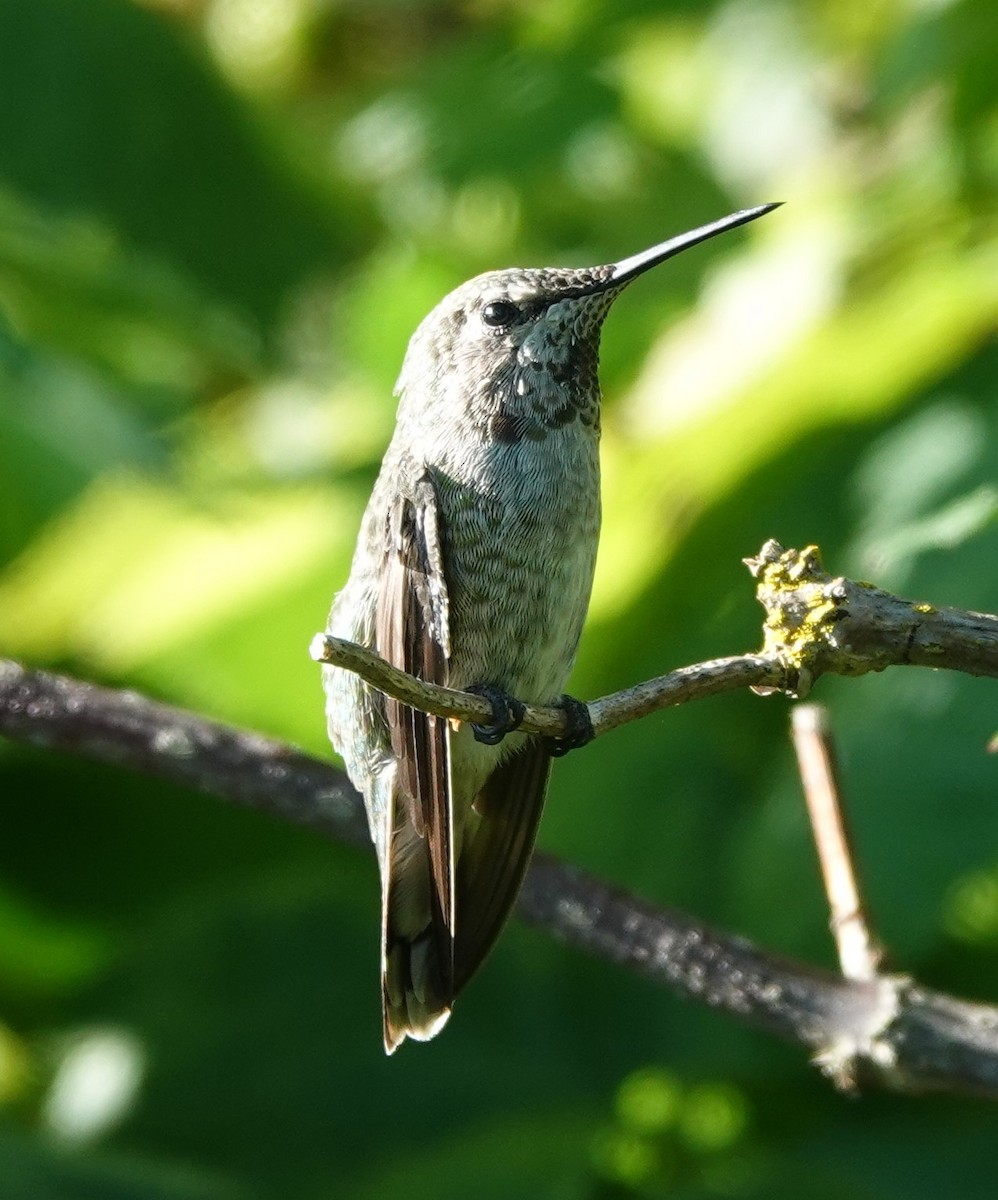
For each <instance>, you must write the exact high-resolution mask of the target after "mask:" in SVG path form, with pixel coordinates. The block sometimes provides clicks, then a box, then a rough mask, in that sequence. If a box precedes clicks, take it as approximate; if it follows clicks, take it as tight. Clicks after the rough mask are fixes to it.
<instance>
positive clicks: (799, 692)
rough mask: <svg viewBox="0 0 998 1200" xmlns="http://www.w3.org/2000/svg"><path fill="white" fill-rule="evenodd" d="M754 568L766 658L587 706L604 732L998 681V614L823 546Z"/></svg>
mask: <svg viewBox="0 0 998 1200" xmlns="http://www.w3.org/2000/svg"><path fill="white" fill-rule="evenodd" d="M745 563H746V565H747V566H748V568H749V570H750V571H751V573H752V574H753V575H754V576H755V578H756V579H757V580H758V581H759V582H758V584H757V587H756V596H757V598H758V600H759V602H760V603H761V604H762V606H763V608H765V610H766V620H765V624H764V643H763V648H762V651H761V652H760V653H758V654H742V655H736V656H734V657H731V658H717V659H713V660H711V661H710V662H703V663H697V664H695V665H694V666H689V667H681V668H680V669H679V670H676V671H671V672H670V673H669V674H667V675H660V676H658V678H656V679H649V680H647V681H646V682H645V683H639V684H637V685H636V686H635V687H630V688H625V689H624V690H623V691H620V692H614V693H613V694H612V695H610V696H603V697H602V698H601V699H599V700H592V701H590V702H589V703H588V704H587V708H588V709H589V717H590V720H591V721H592V726H593V733H594V734H596V735H597V736H598V735H599V734H602V733H608V732H609V731H610V730H611V729H616V728H617V727H618V726H619V725H624V724H626V723H627V722H628V721H635V720H637V719H638V718H640V717H645V716H647V715H648V714H649V713H653V712H657V711H658V710H659V709H662V708H667V707H670V706H674V705H677V704H685V703H686V702H688V701H690V700H701V699H703V698H704V697H706V696H716V695H719V694H720V693H722V692H729V691H735V690H738V689H740V688H744V687H751V688H753V689H755V690H756V691H758V692H760V693H769V692H774V691H782V692H787V693H788V694H790V695H796V696H799V697H803V696H805V695H806V694H807V693H808V692H809V691H810V689H811V687H812V686H813V684H814V681H815V680H816V679H817V678H818V676H819V675H826V674H832V675H864V674H866V673H867V672H868V671H883V670H884V668H885V667H889V666H923V667H948V668H950V669H951V670H954V671H964V672H966V673H967V674H970V675H994V676H998V617H994V616H989V615H987V614H986V613H974V612H964V611H963V610H962V609H957V608H936V607H934V606H933V605H930V604H921V603H917V602H915V601H912V600H901V599H899V598H898V597H897V596H892V595H891V594H890V593H889V592H883V591H881V590H880V589H879V588H875V587H873V585H872V584H869V583H856V582H854V581H853V580H851V579H846V578H844V577H843V576H837V577H835V578H833V577H832V576H831V575H829V574H828V572H827V571H825V570H824V568H823V567H822V565H821V558H820V555H819V553H818V550H817V547H815V546H807V547H805V549H804V550H784V549H783V547H782V546H781V545H780V544H779V542H775V541H768V542H766V544H765V545H764V546H763V547H762V549H761V550H760V551H759V554H758V555H757V556H756V557H755V558H748V559H745ZM309 652H310V654H311V655H312V658H314V659H315V661H316V662H321V663H326V664H327V665H330V666H336V667H342V668H344V669H345V670H348V671H354V672H355V673H356V674H358V675H360V676H361V678H362V679H365V680H366V681H367V682H368V683H370V684H371V685H372V686H373V687H376V688H378V690H379V691H382V692H385V693H386V694H387V695H389V696H393V697H394V698H395V699H396V700H401V701H403V703H405V704H409V705H411V706H412V707H413V708H418V709H420V710H421V711H423V712H430V713H434V714H435V715H436V716H438V717H452V718H455V719H456V720H459V721H475V722H480V723H487V722H488V721H490V720H491V719H492V717H493V713H492V706H491V705H490V704H489V702H488V701H487V700H485V699H483V698H482V697H481V696H476V695H473V694H472V693H471V692H461V691H456V690H455V689H453V688H446V687H439V686H437V685H436V684H432V683H425V682H423V680H421V679H417V678H415V676H413V675H407V674H406V673H405V672H404V671H400V670H399V669H398V668H397V667H393V666H391V665H390V664H389V663H387V662H385V660H384V659H383V658H381V657H379V656H378V655H377V654H375V653H374V651H373V650H368V649H366V648H365V647H364V646H358V645H356V644H355V643H354V642H349V641H346V640H345V639H344V638H337V637H333V636H332V635H330V634H325V633H317V634H316V635H315V637H314V638H313V639H312V644H311V646H310V648H309ZM520 728H521V729H523V730H524V731H525V732H527V733H539V734H543V735H545V736H547V737H559V736H561V735H563V734H565V733H567V732H568V729H567V725H566V719H565V713H564V712H563V710H562V709H560V708H545V707H542V706H539V705H533V704H528V705H525V713H524V718H523V721H522V723H521V725H520Z"/></svg>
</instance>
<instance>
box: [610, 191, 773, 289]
mask: <svg viewBox="0 0 998 1200" xmlns="http://www.w3.org/2000/svg"><path fill="white" fill-rule="evenodd" d="M780 204H782V201H777V202H776V203H775V204H760V205H759V206H758V207H757V208H743V209H742V210H741V212H736V213H732V214H731V216H730V217H722V218H721V219H720V220H719V221H712V222H711V223H710V224H709V225H701V226H700V228H699V229H691V230H690V232H689V233H681V234H679V235H678V236H677V237H674V238H669V240H668V241H667V242H662V243H660V244H659V245H658V246H652V248H651V249H650V250H642V251H641V252H640V253H639V254H632V255H631V257H630V258H622V259H621V260H620V262H618V263H614V264H613V266H612V267H611V271H612V274H611V275H608V276H607V277H606V278H605V279H603V280H601V281H600V284H599V287H598V288H597V289H594V290H598V291H604V290H605V289H606V288H611V287H613V288H615V287H619V286H620V285H621V284H623V283H630V281H631V280H632V279H636V278H637V277H638V276H639V275H641V274H643V273H644V272H645V271H647V270H650V269H651V268H652V267H657V266H658V264H659V263H662V262H665V260H666V259H667V258H672V257H673V256H674V255H676V254H679V253H681V252H682V251H683V250H688V249H689V248H690V247H691V246H699V245H700V243H701V242H706V241H707V240H708V239H709V238H712V237H716V236H717V235H718V234H719V233H725V232H726V231H727V230H729V229H737V227H738V226H739V225H747V224H748V223H749V221H754V220H755V219H756V218H757V217H762V216H765V215H766V213H768V212H772V211H773V209H774V208H779V207H780Z"/></svg>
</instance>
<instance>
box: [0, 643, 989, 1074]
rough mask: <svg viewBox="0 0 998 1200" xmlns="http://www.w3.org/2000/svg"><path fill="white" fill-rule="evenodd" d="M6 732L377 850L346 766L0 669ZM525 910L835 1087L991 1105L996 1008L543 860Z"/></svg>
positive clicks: (90, 690)
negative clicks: (842, 965)
mask: <svg viewBox="0 0 998 1200" xmlns="http://www.w3.org/2000/svg"><path fill="white" fill-rule="evenodd" d="M0 733H2V734H4V735H6V736H7V737H9V738H12V739H14V740H17V741H20V742H24V743H30V744H34V745H37V746H41V747H44V748H49V749H57V750H64V751H70V752H72V753H76V754H80V755H84V756H86V757H88V758H91V759H95V760H97V761H100V762H106V763H111V764H114V765H117V766H120V767H123V768H126V769H131V770H135V771H138V772H140V773H143V774H150V775H156V776H158V777H160V778H163V779H168V780H172V781H174V782H176V783H179V784H183V785H185V786H188V787H193V788H195V789H197V790H199V791H201V792H206V793H210V794H212V795H216V796H220V797H222V798H224V799H227V800H230V801H232V802H234V803H237V804H241V805H243V806H246V807H249V808H258V809H262V810H264V811H267V812H271V813H273V814H275V815H276V816H278V817H281V818H283V819H286V820H290V821H294V822H297V823H299V824H303V825H308V826H311V827H312V828H315V829H317V830H319V831H321V832H323V833H324V834H326V835H328V836H330V837H332V838H335V839H336V840H342V841H345V842H348V843H350V844H352V845H365V846H366V845H368V839H367V834H366V825H365V820H364V817H363V811H362V807H361V804H360V801H359V798H358V797H357V796H356V794H355V793H354V791H353V789H352V788H351V787H350V785H349V784H348V783H347V782H346V780H345V779H344V777H343V775H342V773H341V772H339V771H337V770H335V769H334V768H332V767H331V766H329V765H327V764H325V763H322V762H319V761H317V760H315V759H313V758H310V757H309V756H308V755H305V754H303V753H301V752H300V751H298V750H295V749H293V748H291V747H288V746H285V745H282V744H281V743H279V742H276V741H273V740H271V739H269V738H264V737H260V736H258V735H256V734H251V733H245V732H242V731H240V730H236V729H232V728H230V727H228V726H226V725H222V724H219V723H218V722H214V721H208V720H206V719H204V718H202V717H198V716H196V715H194V714H193V713H189V712H184V711H182V710H180V709H176V708H172V707H170V706H169V705H165V704H160V703H157V702H154V701H152V700H149V699H146V698H144V697H142V696H140V695H137V694H136V693H134V692H119V691H112V690H109V689H106V688H102V687H98V686H96V685H94V684H90V683H82V682H79V681H77V680H73V679H68V678H65V677H63V676H58V675H52V674H48V673H46V672H43V671H32V670H29V669H27V668H25V667H22V666H20V665H18V664H17V663H13V662H9V661H4V660H0ZM519 909H520V913H521V915H522V916H524V917H525V918H526V919H527V920H528V921H530V922H531V923H532V924H534V925H537V926H539V927H541V928H543V929H545V930H547V931H548V932H550V933H552V934H553V935H554V936H555V937H557V938H559V939H560V940H562V941H564V942H567V943H568V944H570V945H573V946H576V947H578V948H580V949H582V950H585V951H587V952H589V953H592V954H595V955H598V956H599V957H602V958H605V959H607V960H608V961H610V962H614V963H617V964H619V965H621V966H626V967H628V968H630V969H631V970H634V971H637V972H638V973H640V974H642V975H644V976H646V977H647V978H649V979H651V980H653V981H654V982H656V983H659V984H662V985H664V986H666V987H668V988H670V989H672V990H673V991H676V992H679V993H680V994H682V995H685V996H688V997H691V998H693V999H696V1000H699V1001H701V1002H702V1003H706V1004H709V1005H711V1006H712V1007H715V1008H719V1009H722V1010H724V1011H726V1012H728V1013H731V1014H732V1015H733V1016H735V1017H737V1018H738V1019H740V1020H743V1021H746V1022H748V1023H750V1024H753V1025H756V1026H759V1027H761V1028H763V1029H766V1030H769V1031H770V1032H772V1033H776V1034H778V1035H780V1036H782V1037H785V1038H788V1039H790V1040H792V1041H794V1042H796V1043H798V1044H799V1045H802V1046H804V1047H806V1048H808V1049H809V1050H811V1051H813V1052H814V1053H815V1057H816V1061H817V1062H818V1063H819V1064H820V1065H821V1066H822V1068H823V1069H824V1070H825V1071H826V1072H828V1073H829V1074H830V1075H831V1076H832V1077H833V1078H834V1079H836V1080H837V1081H838V1082H839V1083H843V1084H845V1083H849V1082H852V1080H853V1079H854V1078H855V1077H857V1076H858V1077H859V1078H860V1079H861V1080H863V1081H864V1082H865V1081H866V1080H867V1079H869V1080H871V1081H875V1082H878V1083H880V1084H883V1085H886V1086H890V1087H895V1088H909V1089H922V1090H925V1089H936V1090H947V1091H956V1092H974V1093H978V1094H981V1095H985V1096H990V1097H996V1098H998V1008H992V1007H988V1006H984V1005H978V1004H972V1003H968V1002H965V1001H962V1000H957V999H954V998H951V997H949V996H945V995H942V994H940V993H936V992H931V991H928V990H927V989H922V988H919V987H917V986H916V985H915V984H913V983H912V982H910V981H909V980H906V979H903V978H896V977H878V978H877V979H874V980H846V979H842V978H839V977H837V976H835V975H832V974H831V973H829V972H825V971H820V970H818V969H816V968H812V967H809V966H807V965H804V964H799V963H794V962H791V961H789V960H786V959H783V958H781V957H779V956H777V955H774V954H769V953H767V952H765V951H762V950H760V949H757V948H756V947H754V946H753V945H752V944H751V943H749V942H747V941H745V940H744V939H742V938H739V937H734V936H732V935H730V934H725V933H720V932H718V931H716V930H713V929H711V928H710V927H708V926H706V925H704V924H702V923H701V922H699V921H697V920H695V919H693V918H691V917H688V916H685V915H684V914H682V913H679V912H675V911H672V910H669V909H662V908H656V907H653V906H652V905H649V904H647V903H645V902H644V901H642V900H639V899H637V898H635V897H633V896H631V895H629V894H627V893H626V892H624V891H621V890H619V889H616V888H613V887H611V886H609V885H607V884H605V883H603V882H601V881H600V880H598V879H596V878H594V877H593V876H591V875H589V874H587V873H586V872H584V871H581V870H579V869H578V868H575V867H571V866H568V865H567V864H564V863H561V862H558V861H557V860H556V859H553V858H551V857H549V856H547V855H541V854H538V855H535V857H534V860H533V862H532V863H531V866H530V870H529V871H528V874H527V878H526V881H525V883H524V887H523V891H522V893H521V897H520V902H519Z"/></svg>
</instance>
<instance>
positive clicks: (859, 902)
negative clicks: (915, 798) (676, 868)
mask: <svg viewBox="0 0 998 1200" xmlns="http://www.w3.org/2000/svg"><path fill="white" fill-rule="evenodd" d="M791 727H792V731H793V743H794V750H795V751H796V753H797V766H798V769H799V771H800V778H801V785H802V787H803V789H804V798H805V799H806V801H807V811H808V816H809V817H810V818H811V832H812V834H813V836H814V844H815V848H816V849H817V851H818V862H819V863H820V865H821V876H822V879H823V880H824V883H825V894H826V895H827V897H828V907H829V909H830V911H831V929H832V933H833V935H834V937H835V944H836V947H837V949H838V954H839V965H840V966H841V968H842V974H843V975H844V976H845V977H846V979H875V978H876V977H877V974H878V969H879V967H880V962H881V959H882V957H883V953H882V951H881V949H880V947H879V945H878V944H877V943H876V942H875V941H874V939H873V937H872V936H871V934H870V929H869V924H868V921H867V917H866V906H865V905H864V903H863V897H862V893H861V892H860V888H859V881H858V878H857V874H856V870H855V866H854V855H853V850H852V839H851V837H850V835H849V830H848V827H847V824H846V817H845V812H844V810H843V807H842V801H841V796H840V791H839V786H838V780H837V773H836V770H835V757H834V751H833V748H832V739H831V735H830V733H829V730H828V712H827V710H826V709H825V708H824V707H823V706H822V705H819V704H797V705H795V706H794V709H793V720H792V726H791Z"/></svg>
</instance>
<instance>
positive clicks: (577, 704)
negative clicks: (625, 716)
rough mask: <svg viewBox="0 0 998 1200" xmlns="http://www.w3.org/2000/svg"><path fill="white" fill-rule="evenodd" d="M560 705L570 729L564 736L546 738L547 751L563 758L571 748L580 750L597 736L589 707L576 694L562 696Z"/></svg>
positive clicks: (553, 755) (554, 756)
mask: <svg viewBox="0 0 998 1200" xmlns="http://www.w3.org/2000/svg"><path fill="white" fill-rule="evenodd" d="M558 707H559V708H560V709H561V710H562V712H564V714H565V723H566V725H567V726H568V729H567V731H566V733H565V734H564V735H563V736H562V737H549V738H545V739H544V745H545V746H546V747H547V752H548V754H550V755H551V756H552V757H553V758H562V757H563V756H564V755H566V754H567V753H568V752H569V750H579V749H580V748H581V747H582V746H586V745H588V744H589V743H590V742H591V741H592V740H593V738H594V737H595V736H596V734H595V732H594V730H593V722H592V718H591V717H590V716H589V709H588V707H587V706H586V705H585V704H583V703H582V701H581V700H577V699H576V698H575V697H574V696H562V698H561V700H560V701H559V702H558Z"/></svg>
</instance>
